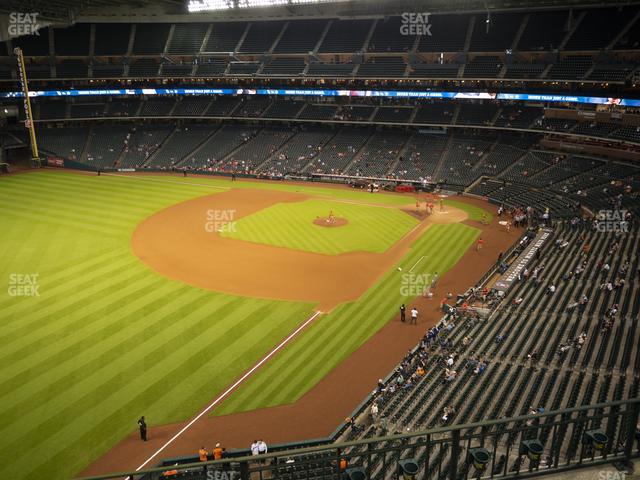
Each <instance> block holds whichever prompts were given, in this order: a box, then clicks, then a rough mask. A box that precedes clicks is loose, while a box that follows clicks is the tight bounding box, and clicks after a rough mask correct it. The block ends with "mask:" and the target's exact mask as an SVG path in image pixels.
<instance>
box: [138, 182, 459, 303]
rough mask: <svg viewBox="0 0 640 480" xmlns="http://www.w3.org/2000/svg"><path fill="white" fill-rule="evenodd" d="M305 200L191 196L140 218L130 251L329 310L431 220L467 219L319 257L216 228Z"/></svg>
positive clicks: (389, 263)
mask: <svg viewBox="0 0 640 480" xmlns="http://www.w3.org/2000/svg"><path fill="white" fill-rule="evenodd" d="M308 198H310V196H309V195H304V194H299V193H287V192H279V191H275V190H262V189H234V190H229V191H224V192H221V193H217V194H214V195H208V196H206V197H201V198H197V199H194V200H189V201H186V202H183V203H180V204H177V205H173V206H171V207H169V208H166V209H164V210H162V211H160V212H158V213H156V214H155V215H152V216H151V217H149V218H147V219H146V220H145V221H143V222H142V223H140V224H139V225H138V227H137V228H136V230H135V232H134V234H133V238H132V241H131V245H132V248H133V252H134V253H135V254H136V255H137V256H138V257H139V258H140V260H142V261H143V262H144V263H145V264H147V265H148V266H149V267H151V268H152V269H154V270H155V271H157V272H158V273H161V274H162V275H165V276H167V277H170V278H174V279H176V280H180V281H183V282H185V283H188V284H189V285H193V286H196V287H200V288H206V289H209V290H215V291H218V292H224V293H230V294H234V295H241V296H247V297H260V298H271V299H278V300H292V301H304V302H312V303H314V304H317V308H318V309H319V310H321V311H323V312H328V311H330V310H331V309H332V308H333V307H335V306H336V305H338V304H339V303H342V302H346V301H350V300H355V299H357V298H359V297H360V296H361V295H362V294H363V293H364V292H366V291H367V289H368V288H370V287H371V285H373V284H374V283H375V282H376V280H378V279H379V278H380V277H381V276H382V275H383V274H384V273H385V272H387V271H389V269H390V268H392V267H393V265H394V264H395V263H396V262H398V261H399V260H400V259H401V258H402V257H403V256H404V254H405V253H406V252H407V251H408V250H409V248H410V247H411V245H412V244H413V242H414V241H415V240H416V238H418V236H419V235H420V234H421V233H422V232H423V231H424V230H425V229H426V228H428V227H429V225H431V224H433V223H449V222H461V221H464V220H465V219H466V218H467V214H466V213H465V212H463V211H462V210H459V209H455V208H449V209H448V212H447V213H446V214H443V215H436V214H434V215H432V216H431V217H430V218H428V219H427V220H425V221H423V222H421V223H420V224H418V225H417V226H416V227H415V228H414V229H413V230H411V231H410V232H409V233H407V234H406V235H405V236H404V237H403V238H402V239H401V240H400V241H398V242H396V243H395V244H394V245H393V246H392V247H391V248H389V249H388V250H387V251H386V252H384V253H381V254H380V253H372V252H349V253H343V254H340V255H322V254H318V253H313V252H303V251H300V250H293V249H289V248H282V247H276V246H272V245H264V244H258V243H252V242H246V241H242V240H237V239H231V238H224V237H222V236H220V234H219V233H218V231H217V230H218V228H224V225H225V224H226V223H225V222H227V221H229V220H232V221H235V220H239V219H240V218H242V217H245V216H247V215H251V214H252V213H255V212H257V211H258V210H262V209H264V208H267V207H269V206H271V205H274V204H276V203H283V202H299V201H303V200H306V199H308ZM354 203H355V202H354ZM230 212H233V213H230ZM231 217H232V218H231ZM312 221H313V218H310V219H309V222H312ZM273 228H276V229H277V228H278V225H274V226H273ZM276 278H277V279H278V281H277V282H274V281H273V280H274V279H276Z"/></svg>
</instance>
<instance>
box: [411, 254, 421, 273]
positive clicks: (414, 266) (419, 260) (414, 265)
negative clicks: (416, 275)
mask: <svg viewBox="0 0 640 480" xmlns="http://www.w3.org/2000/svg"><path fill="white" fill-rule="evenodd" d="M423 258H425V255H423V256H421V257H420V258H419V259H418V261H417V262H416V263H414V264H413V267H411V270H409V272H412V271H413V269H414V268H416V265H418V264H419V263H420V262H421V261H422V259H423Z"/></svg>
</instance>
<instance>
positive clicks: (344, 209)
mask: <svg viewBox="0 0 640 480" xmlns="http://www.w3.org/2000/svg"><path fill="white" fill-rule="evenodd" d="M329 212H333V214H334V215H335V216H336V217H342V218H346V219H347V220H348V222H349V223H348V224H347V225H344V226H341V227H322V226H318V225H315V224H314V223H313V220H314V219H315V218H316V217H327V216H328V215H329ZM418 223H419V222H418V220H416V219H415V218H413V217H412V216H410V215H408V214H407V213H405V212H402V211H400V210H399V209H397V208H388V207H383V206H378V207H376V206H366V205H356V204H353V203H346V202H338V201H328V200H316V199H311V200H305V201H302V202H294V203H278V204H276V205H273V206H271V207H268V208H265V209H264V210H260V211H259V212H256V213H254V214H252V215H249V216H247V217H244V218H241V219H240V220H238V221H237V222H235V228H234V230H233V231H230V232H225V233H222V234H221V235H222V236H224V237H228V238H234V239H238V240H246V241H249V242H254V243H264V244H268V245H274V246H277V247H286V248H292V249H294V250H303V251H307V252H315V253H324V254H328V255H337V254H340V253H346V252H354V251H362V252H373V253H383V252H384V251H386V250H387V249H388V248H389V247H391V246H392V245H393V244H394V243H396V242H397V241H398V240H400V239H401V238H402V237H403V236H404V235H405V234H406V233H407V232H409V231H410V230H411V229H412V228H413V227H415V226H416V225H418Z"/></svg>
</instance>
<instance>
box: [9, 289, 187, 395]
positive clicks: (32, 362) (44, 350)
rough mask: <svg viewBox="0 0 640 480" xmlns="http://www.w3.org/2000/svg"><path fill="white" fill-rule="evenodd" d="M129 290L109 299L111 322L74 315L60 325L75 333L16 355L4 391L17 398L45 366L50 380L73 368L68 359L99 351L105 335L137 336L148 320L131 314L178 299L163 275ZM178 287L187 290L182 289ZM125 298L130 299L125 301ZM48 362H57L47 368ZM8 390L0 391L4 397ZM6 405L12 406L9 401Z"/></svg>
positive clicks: (153, 310) (148, 312) (144, 312)
mask: <svg viewBox="0 0 640 480" xmlns="http://www.w3.org/2000/svg"><path fill="white" fill-rule="evenodd" d="M128 290H129V293H127V295H126V296H121V297H114V298H110V299H109V301H110V303H109V304H108V305H107V308H109V309H110V310H111V314H112V318H113V322H112V323H110V324H109V325H101V322H100V320H101V316H100V314H93V315H92V316H91V317H89V316H81V317H79V318H73V317H71V318H69V319H68V320H66V321H65V322H64V323H63V324H61V325H56V327H58V328H60V329H66V330H71V331H73V332H74V334H73V335H62V336H60V338H57V339H56V340H57V341H52V342H50V343H47V344H45V345H43V346H41V347H40V348H38V349H26V351H25V352H24V356H22V357H19V358H17V359H13V360H12V364H11V365H12V368H11V369H10V371H8V372H7V373H6V379H5V380H3V381H2V383H0V392H9V391H11V396H12V397H14V399H16V398H15V397H17V396H18V394H19V390H20V389H21V388H22V389H24V388H29V384H30V383H32V382H37V381H38V380H39V379H40V378H41V377H42V376H43V375H44V372H45V370H46V372H47V374H46V375H47V380H51V379H53V378H54V377H55V371H56V370H65V369H67V368H71V369H72V370H73V368H74V366H73V365H65V363H64V362H65V361H67V360H69V359H73V358H74V357H75V356H76V355H77V354H79V353H83V354H84V352H85V351H86V350H87V349H89V350H90V351H89V355H90V356H91V357H93V356H94V355H98V354H99V353H100V346H101V345H103V343H104V340H105V339H115V338H118V337H120V336H122V335H126V334H128V332H131V333H130V334H131V335H132V338H133V336H134V335H135V334H139V333H143V332H144V330H143V329H144V328H145V327H144V324H143V323H142V322H131V321H130V315H136V314H137V315H148V316H152V315H156V314H157V313H158V309H159V308H160V307H164V308H167V307H168V305H167V302H168V301H169V299H171V300H172V301H175V300H178V297H176V294H175V292H176V288H175V285H171V284H167V283H165V282H163V281H162V279H157V280H156V281H155V282H153V283H149V282H140V283H139V284H138V285H134V286H133V287H132V289H128ZM178 291H179V292H180V293H186V292H184V291H182V290H178ZM123 302H127V303H125V304H123ZM170 310H171V309H170ZM171 311H172V310H171ZM74 327H76V328H77V330H76V329H74ZM54 338H55V337H54ZM84 358H86V356H85V357H84ZM48 362H51V363H52V364H53V365H54V366H53V367H52V368H48V369H45V368H44V367H45V366H46V364H47V363H48ZM29 370H31V373H30V374H29V375H28V377H27V380H25V378H23V376H22V375H23V374H24V373H27V372H29ZM0 375H1V376H2V377H4V376H5V373H4V369H2V370H0ZM6 394H7V393H5V394H4V395H3V394H2V393H0V401H2V399H3V396H5V395H6ZM5 406H7V407H8V405H5Z"/></svg>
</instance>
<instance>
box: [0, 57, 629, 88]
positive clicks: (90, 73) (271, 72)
mask: <svg viewBox="0 0 640 480" xmlns="http://www.w3.org/2000/svg"><path fill="white" fill-rule="evenodd" d="M14 63H15V62H11V61H5V62H4V63H0V80H1V79H4V80H10V79H12V78H17V77H16V75H17V73H16V70H15V65H14ZM639 67H640V60H639V59H638V58H635V59H633V58H632V59H628V60H627V61H623V60H622V59H621V57H619V56H617V55H614V54H611V53H609V54H601V53H599V54H593V55H570V54H562V55H556V54H549V55H546V56H545V57H544V58H527V57H522V56H521V57H517V58H515V57H514V56H512V55H508V56H507V55H506V54H501V55H489V56H487V55H473V54H471V55H465V56H458V57H456V58H455V59H448V60H447V61H446V62H441V61H440V60H439V59H430V58H421V57H418V56H415V55H408V56H406V55H405V56H400V55H385V56H381V55H370V54H367V55H364V56H362V57H361V58H360V57H357V58H347V59H340V60H338V61H334V60H327V59H324V60H323V59H319V58H316V57H313V56H309V55H305V56H298V57H278V56H273V57H271V56H266V57H265V58H262V59H260V60H255V59H252V58H249V59H238V58H235V59H234V58H230V57H229V56H225V57H213V56H207V57H202V58H198V59H185V58H179V59H178V58H176V59H172V58H168V57H155V58H146V57H142V58H125V57H119V58H115V59H113V58H112V59H104V58H97V59H72V58H60V57H58V61H56V62H53V61H52V62H49V61H42V60H38V61H36V60H29V61H28V62H27V65H26V69H27V76H28V77H29V78H30V79H31V80H43V79H83V78H95V79H98V78H99V79H116V78H139V79H147V78H159V77H164V78H183V77H201V78H221V77H232V78H236V77H251V78H287V79H290V78H305V77H308V78H317V77H322V78H340V77H348V78H363V79H374V78H375V79H378V78H407V79H433V78H436V79H456V78H459V79H505V80H522V79H529V80H533V79H545V80H574V81H575V80H584V81H587V82H607V83H622V82H624V81H627V80H628V81H631V80H633V79H634V78H635V76H637V73H638V70H639Z"/></svg>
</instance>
